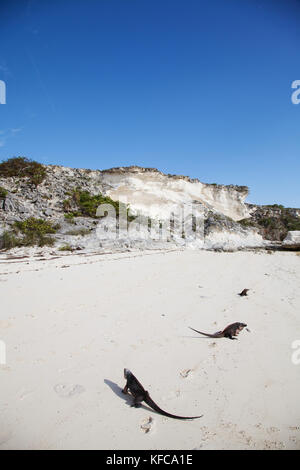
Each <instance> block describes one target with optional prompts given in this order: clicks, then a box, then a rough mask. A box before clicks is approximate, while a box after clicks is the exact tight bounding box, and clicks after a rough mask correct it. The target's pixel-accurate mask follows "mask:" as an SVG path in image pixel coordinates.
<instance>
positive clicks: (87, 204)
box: [63, 188, 135, 221]
mask: <svg viewBox="0 0 300 470" xmlns="http://www.w3.org/2000/svg"><path fill="white" fill-rule="evenodd" d="M101 204H110V205H111V206H113V207H114V209H115V211H116V215H117V217H118V216H119V213H120V205H119V202H118V201H114V200H113V199H111V198H110V197H108V196H103V195H102V194H97V195H94V196H92V195H91V194H90V193H89V192H88V191H81V190H80V189H78V188H77V189H75V190H74V191H73V193H72V194H71V197H70V198H69V199H65V200H64V201H63V208H64V210H65V211H66V212H68V213H71V214H73V217H78V216H83V217H93V218H96V217H97V215H96V213H97V209H98V207H99V206H100V205H101ZM74 207H75V208H76V209H77V210H73V208H74ZM126 212H127V217H128V220H129V221H132V220H134V219H135V217H134V216H132V215H129V208H126Z"/></svg>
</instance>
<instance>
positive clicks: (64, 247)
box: [59, 245, 74, 251]
mask: <svg viewBox="0 0 300 470" xmlns="http://www.w3.org/2000/svg"><path fill="white" fill-rule="evenodd" d="M59 251H74V249H73V248H72V247H71V245H63V246H61V247H60V248H59Z"/></svg>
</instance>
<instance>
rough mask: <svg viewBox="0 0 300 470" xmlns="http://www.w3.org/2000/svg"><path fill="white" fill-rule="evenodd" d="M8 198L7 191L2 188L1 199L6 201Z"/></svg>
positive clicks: (0, 189) (0, 190)
mask: <svg viewBox="0 0 300 470" xmlns="http://www.w3.org/2000/svg"><path fill="white" fill-rule="evenodd" d="M6 196H7V190H6V189H5V188H3V187H2V186H0V199H5V198H6Z"/></svg>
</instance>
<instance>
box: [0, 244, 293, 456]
mask: <svg viewBox="0 0 300 470" xmlns="http://www.w3.org/2000/svg"><path fill="white" fill-rule="evenodd" d="M50 258H51V257H50ZM299 267H300V256H299V255H297V254H296V253H274V254H268V253H265V252H264V253H263V252H236V253H215V252H205V251H192V250H190V251H173V252H141V253H122V254H110V255H101V256H100V255H95V254H94V255H92V256H88V255H82V256H76V255H74V254H72V255H66V256H61V257H59V258H56V257H53V258H52V259H43V258H42V257H36V258H33V259H27V258H25V259H17V260H15V259H6V254H1V255H0V296H1V313H0V340H1V341H3V342H5V345H6V364H2V365H0V380H1V388H0V449H120V450H121V449H152V450H156V449H157V450H163V449H174V450H177V449H188V450H190V449H299V448H300V400H299V396H300V393H299V392H300V364H299V365H297V364H295V363H293V361H292V354H293V352H294V350H293V349H292V343H293V342H294V341H295V340H300V297H299V282H300V269H299ZM244 288H249V289H250V291H249V296H248V297H243V298H242V297H239V296H238V295H237V293H238V292H240V291H241V290H242V289H244ZM234 321H241V322H245V323H247V324H248V327H249V329H250V332H247V331H245V330H244V331H242V332H241V334H240V335H239V339H238V341H231V340H229V339H210V338H204V337H201V336H200V335H198V334H197V333H194V332H193V331H191V330H189V329H188V326H192V327H194V328H196V329H201V330H203V331H207V332H214V331H217V330H220V329H222V328H224V327H225V326H226V325H227V324H229V323H231V322H234ZM294 362H295V361H294ZM124 367H127V368H129V369H130V370H132V372H133V373H134V374H135V375H136V376H137V378H138V379H139V380H140V382H141V383H142V384H143V385H144V387H145V388H146V389H147V390H148V391H149V393H150V395H151V396H152V398H153V399H154V400H155V401H156V402H157V403H158V404H159V405H160V406H161V407H162V408H163V409H165V410H167V411H169V412H170V413H175V414H179V415H185V416H186V415H188V416H193V415H199V414H203V417H202V418H201V419H198V420H194V421H179V420H174V419H170V418H166V417H163V416H161V415H158V414H157V413H155V412H153V411H152V410H151V409H149V408H148V407H147V405H145V406H143V407H141V408H138V409H136V408H132V407H130V403H131V401H130V398H129V397H126V396H125V395H122V393H121V388H122V387H123V386H124V384H125V380H124V378H123V368H124Z"/></svg>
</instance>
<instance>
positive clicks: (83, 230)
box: [66, 228, 91, 237]
mask: <svg viewBox="0 0 300 470" xmlns="http://www.w3.org/2000/svg"><path fill="white" fill-rule="evenodd" d="M89 233H91V230H90V229H88V228H78V229H75V230H69V231H68V232H66V235H74V236H78V235H80V236H81V237H84V236H85V235H88V234H89Z"/></svg>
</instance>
